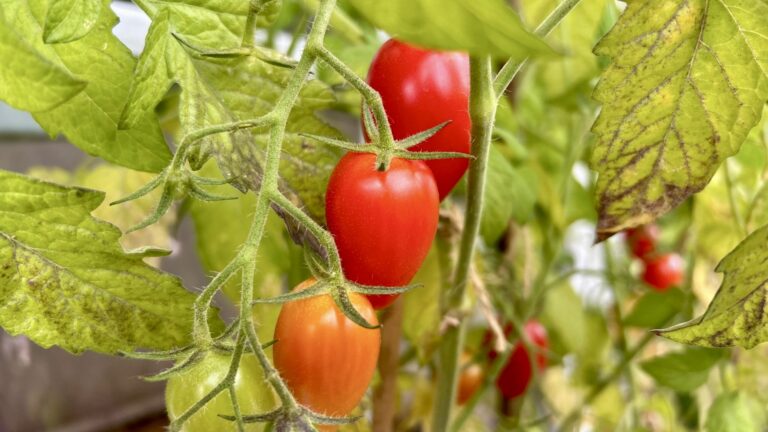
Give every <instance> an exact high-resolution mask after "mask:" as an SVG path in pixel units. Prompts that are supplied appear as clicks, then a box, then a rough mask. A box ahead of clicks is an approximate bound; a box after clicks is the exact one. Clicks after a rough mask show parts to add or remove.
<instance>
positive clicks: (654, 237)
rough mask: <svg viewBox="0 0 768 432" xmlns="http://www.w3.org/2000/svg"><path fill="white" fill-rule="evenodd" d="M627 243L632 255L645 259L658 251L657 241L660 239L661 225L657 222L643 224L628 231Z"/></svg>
mask: <svg viewBox="0 0 768 432" xmlns="http://www.w3.org/2000/svg"><path fill="white" fill-rule="evenodd" d="M626 233H627V244H628V245H629V249H630V250H631V251H632V255H634V256H635V257H637V258H640V259H644V258H645V257H646V256H648V255H649V254H652V253H654V252H656V243H657V242H658V241H659V235H660V232H659V227H658V226H657V225H656V224H648V225H641V226H639V227H637V228H630V229H628V230H627V231H626Z"/></svg>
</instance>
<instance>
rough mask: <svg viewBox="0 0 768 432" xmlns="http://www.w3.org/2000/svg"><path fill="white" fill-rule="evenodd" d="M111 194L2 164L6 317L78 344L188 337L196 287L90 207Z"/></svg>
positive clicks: (37, 334)
mask: <svg viewBox="0 0 768 432" xmlns="http://www.w3.org/2000/svg"><path fill="white" fill-rule="evenodd" d="M103 200H104V194H103V193H102V192H97V191H94V190H90V189H82V188H74V187H72V188H68V187H63V186H58V185H54V184H51V183H44V182H41V181H38V180H34V179H32V178H30V177H25V176H22V175H19V174H15V173H10V172H7V171H0V326H1V327H2V328H3V329H5V330H6V331H7V332H9V333H10V334H12V335H17V334H24V335H26V336H27V337H29V338H30V339H31V340H33V341H34V342H35V343H37V344H38V345H40V346H43V347H46V348H47V347H50V346H53V345H57V346H60V347H61V348H64V349H66V350H68V351H70V352H74V353H79V352H82V351H86V350H89V351H97V352H101V353H116V352H118V351H132V350H134V349H136V348H149V349H170V348H173V347H176V346H180V345H184V344H187V343H189V342H190V336H191V330H192V304H193V302H194V299H195V296H194V294H192V293H191V292H188V291H186V290H185V289H184V287H183V286H182V285H181V282H180V280H179V279H178V278H177V277H175V276H173V275H170V274H167V273H164V272H162V271H160V270H157V269H155V268H153V267H150V266H149V265H147V264H145V263H144V262H143V259H144V258H146V257H147V256H154V255H153V254H151V253H150V252H151V251H135V252H125V251H123V249H122V247H121V246H120V244H119V243H118V240H119V238H120V231H119V230H118V229H117V228H116V227H115V226H113V225H111V224H108V223H106V222H103V221H101V220H98V219H95V218H93V217H92V216H91V215H90V213H91V212H92V211H93V210H94V209H96V208H97V207H98V206H99V204H101V203H102V202H103ZM211 312H212V313H213V314H214V315H212V316H215V310H212V311H211ZM215 324H217V325H216V327H218V328H219V329H220V328H221V322H220V321H216V322H215Z"/></svg>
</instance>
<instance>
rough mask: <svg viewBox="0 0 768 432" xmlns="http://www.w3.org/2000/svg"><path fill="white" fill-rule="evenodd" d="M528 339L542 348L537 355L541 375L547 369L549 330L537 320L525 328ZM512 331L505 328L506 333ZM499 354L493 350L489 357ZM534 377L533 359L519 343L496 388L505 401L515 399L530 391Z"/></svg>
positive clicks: (500, 375) (531, 321)
mask: <svg viewBox="0 0 768 432" xmlns="http://www.w3.org/2000/svg"><path fill="white" fill-rule="evenodd" d="M523 330H524V331H525V334H526V335H527V336H528V339H529V340H530V341H531V342H533V344H534V345H535V346H537V347H538V348H540V350H537V352H536V353H535V358H536V367H537V369H538V371H539V373H541V372H542V371H543V370H544V369H545V368H546V367H547V356H546V351H547V349H548V348H549V339H548V338H547V330H546V329H545V328H544V326H543V325H541V323H539V322H538V321H536V320H530V321H528V322H527V323H526V324H525V326H524V327H523ZM510 331H511V326H507V327H506V328H505V333H509V332H510ZM497 356H498V353H496V352H494V351H493V350H492V351H491V352H490V355H489V357H490V358H491V359H495V358H496V357H497ZM532 375H533V368H532V366H531V359H530V357H529V356H528V350H527V349H526V347H525V344H523V343H522V341H519V342H517V343H516V344H515V346H514V347H513V348H512V354H511V355H510V356H509V360H507V364H506V365H504V368H503V369H502V370H501V373H500V374H499V377H498V378H497V379H496V387H497V388H498V389H499V392H501V394H502V396H504V398H505V399H514V398H516V397H518V396H520V395H522V394H523V393H525V391H526V390H527V389H528V384H530V382H531V376H532Z"/></svg>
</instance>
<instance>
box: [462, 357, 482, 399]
mask: <svg viewBox="0 0 768 432" xmlns="http://www.w3.org/2000/svg"><path fill="white" fill-rule="evenodd" d="M459 364H460V365H461V366H460V367H461V372H460V373H459V384H458V388H457V390H456V404H458V405H464V404H465V403H467V401H468V400H469V399H470V398H472V396H473V395H474V394H475V393H476V392H477V390H478V389H479V388H480V386H481V385H482V384H483V375H484V374H483V368H482V367H480V365H479V364H477V363H473V362H472V356H470V355H469V354H468V353H466V352H465V353H462V354H461V362H460V363H459Z"/></svg>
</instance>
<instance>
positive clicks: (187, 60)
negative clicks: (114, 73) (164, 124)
mask: <svg viewBox="0 0 768 432" xmlns="http://www.w3.org/2000/svg"><path fill="white" fill-rule="evenodd" d="M148 10H149V11H150V12H151V11H152V9H148ZM154 11H155V12H156V16H155V17H154V20H153V22H152V27H151V28H150V32H149V35H148V36H147V41H148V42H147V48H146V49H145V50H144V52H143V53H142V55H141V57H140V58H139V64H138V66H137V74H136V77H135V79H134V82H133V85H132V87H131V93H130V96H129V102H128V104H127V105H126V108H125V111H124V112H123V116H122V123H123V124H126V125H129V126H130V125H131V124H132V123H133V121H134V120H135V119H136V118H139V117H140V116H141V115H143V113H145V112H148V111H152V110H154V108H155V106H157V104H158V103H159V102H160V101H161V99H162V98H163V96H164V95H165V94H166V92H167V91H168V89H169V88H170V87H171V85H172V84H174V83H176V84H178V85H179V86H180V87H181V89H182V92H181V97H180V102H179V120H180V123H181V131H180V134H179V135H180V136H182V137H183V136H185V135H187V134H189V133H191V132H194V131H198V130H200V129H203V128H205V127H210V126H214V125H220V124H223V123H231V122H234V121H237V120H248V119H255V118H258V117H259V116H261V115H264V114H266V113H268V112H269V111H270V110H271V109H272V107H273V106H274V104H275V103H276V102H277V100H278V98H279V97H280V94H281V92H282V89H283V87H284V86H285V83H286V81H287V79H288V77H289V76H290V72H291V70H290V69H286V68H283V67H279V66H274V65H272V64H269V63H267V62H265V61H262V60H260V59H259V58H256V56H253V55H247V56H235V57H230V58H227V57H224V58H217V57H215V55H211V54H210V52H208V51H205V50H204V49H203V48H201V47H192V46H190V45H189V41H186V39H181V38H187V34H186V33H178V34H177V33H174V32H173V30H172V29H175V28H179V27H181V28H186V27H185V26H182V25H181V24H180V23H179V22H181V21H183V22H186V21H185V20H186V18H184V15H181V14H179V12H178V11H175V10H174V9H166V8H160V9H157V10H154ZM174 14H179V15H174ZM202 24H203V23H198V24H197V25H198V26H200V25H202ZM189 25H190V26H192V24H189ZM191 28H192V29H196V30H198V31H199V30H200V29H199V28H198V27H191ZM189 31H191V30H189ZM217 31H219V32H220V31H223V30H221V29H218V28H216V27H215V26H213V27H212V28H211V32H213V33H216V32H217ZM220 44H221V43H220V42H219V43H217V44H213V45H212V46H220ZM262 54H263V55H265V56H268V57H270V58H274V59H276V60H284V59H283V58H282V57H281V56H280V55H279V54H277V53H275V52H269V51H267V50H264V52H263V53H262ZM334 102H335V99H334V97H333V94H332V93H331V92H330V91H329V90H328V88H327V87H325V86H324V85H323V84H321V83H320V82H319V81H312V82H310V83H307V85H306V86H305V87H304V89H303V90H302V93H301V95H300V100H299V101H298V103H297V104H296V106H295V107H294V109H293V110H292V111H291V116H290V118H289V122H288V126H287V129H286V137H285V143H284V148H283V150H284V152H285V157H284V158H283V159H282V160H281V174H282V179H283V180H284V182H285V183H284V186H285V188H284V189H285V190H286V192H292V193H293V194H294V196H295V197H296V199H297V200H300V201H301V202H302V203H303V204H304V205H305V206H307V208H308V210H309V212H310V214H311V215H312V216H314V217H315V218H317V219H320V220H322V217H323V214H324V203H323V198H322V197H323V192H324V190H325V186H326V184H327V181H328V177H329V176H330V173H331V171H332V169H333V166H334V165H335V162H336V161H337V160H338V157H339V151H338V150H337V149H334V148H331V147H328V146H322V145H320V144H319V143H317V142H315V141H313V140H311V139H309V138H305V137H303V136H301V135H299V134H300V133H307V134H316V135H324V136H331V137H339V135H338V133H337V132H335V130H334V129H332V128H331V127H329V126H327V125H326V124H325V123H324V122H322V121H321V120H320V119H319V118H317V116H316V115H315V112H316V111H318V110H321V109H323V108H326V107H330V106H331V105H332V104H333V103H334ZM267 138H268V131H267V130H266V129H265V128H261V129H257V130H255V131H252V132H247V131H236V132H234V133H226V134H217V135H211V136H208V137H206V138H205V139H204V140H202V141H201V142H200V143H199V144H198V146H197V147H196V149H197V150H196V153H195V157H194V159H193V160H192V161H191V162H192V163H193V165H196V166H198V167H199V166H202V164H203V163H204V162H205V161H206V159H207V158H208V156H209V155H210V154H215V155H216V156H217V160H218V162H219V166H220V167H221V169H222V171H223V172H224V174H225V176H226V177H227V178H229V179H231V180H232V181H233V183H234V184H235V185H237V186H238V187H239V188H240V189H243V190H245V189H256V188H257V186H258V184H259V181H260V179H261V170H262V165H263V162H264V157H265V155H264V153H263V152H264V146H265V144H266V140H267Z"/></svg>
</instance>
